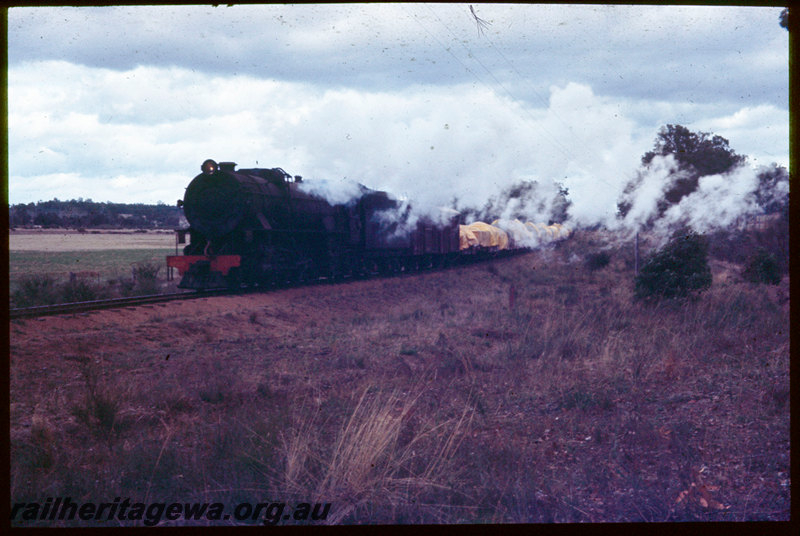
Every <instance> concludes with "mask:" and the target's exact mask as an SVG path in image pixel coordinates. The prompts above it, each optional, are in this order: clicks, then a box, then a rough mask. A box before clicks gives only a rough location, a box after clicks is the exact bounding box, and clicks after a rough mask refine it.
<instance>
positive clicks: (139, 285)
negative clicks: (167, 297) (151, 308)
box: [133, 262, 161, 294]
mask: <svg viewBox="0 0 800 536" xmlns="http://www.w3.org/2000/svg"><path fill="white" fill-rule="evenodd" d="M159 270H161V266H159V265H158V264H153V263H147V262H141V263H137V264H135V265H134V267H133V280H134V281H135V290H134V293H135V294H156V293H158V292H159V290H160V285H159V283H158V272H159Z"/></svg>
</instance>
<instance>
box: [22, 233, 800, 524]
mask: <svg viewBox="0 0 800 536" xmlns="http://www.w3.org/2000/svg"><path fill="white" fill-rule="evenodd" d="M582 240H583V242H582ZM586 246H587V241H586V240H584V239H582V238H581V237H577V238H576V239H575V240H573V241H570V242H568V243H565V244H562V245H561V246H559V247H558V248H557V249H556V250H554V251H538V252H533V253H530V254H526V255H522V256H518V257H514V258H511V259H507V260H504V261H496V262H492V263H488V264H484V265H476V266H470V267H462V268H457V269H451V270H447V271H442V272H436V273H425V274H419V275H414V276H407V277H401V278H392V279H380V280H367V281H356V282H352V283H348V284H342V285H336V286H313V287H304V288H295V289H286V290H280V291H276V292H271V293H267V294H253V295H247V296H238V297H219V298H204V299H200V300H195V301H191V302H177V303H171V304H162V305H156V306H150V307H139V308H131V309H123V310H117V311H105V312H96V313H90V314H84V315H75V316H64V317H51V318H44V319H40V320H15V321H13V322H12V324H11V326H10V331H11V347H10V348H11V364H10V391H11V392H10V398H11V414H10V433H11V479H10V489H11V500H12V503H16V502H32V501H39V502H43V501H44V500H45V498H46V497H57V496H69V497H71V498H72V500H73V501H76V502H78V501H80V502H87V501H95V502H108V501H112V500H113V499H114V498H115V497H130V498H131V500H132V501H143V502H154V501H162V502H166V503H170V502H176V501H177V502H194V501H201V502H214V501H219V502H221V503H223V504H225V505H226V508H228V509H232V508H233V507H234V505H236V504H238V503H240V502H245V501H248V502H251V503H257V502H263V501H284V502H287V503H289V504H295V503H298V502H311V503H314V502H330V503H332V507H331V511H330V515H329V516H328V518H327V520H326V522H328V523H442V522H446V523H465V522H474V523H484V522H496V523H497V522H499V523H507V522H545V523H548V522H582V521H594V522H605V521H719V520H730V521H745V520H788V519H789V508H790V497H791V480H790V475H789V468H790V463H789V457H790V443H789V300H788V289H789V281H788V277H784V278H783V281H781V283H780V285H777V286H770V285H754V284H751V283H747V282H744V281H743V280H742V279H741V277H740V276H739V271H740V267H739V266H737V265H734V264H732V263H727V262H721V261H713V262H712V263H711V266H712V272H713V277H714V284H713V286H712V287H711V289H710V290H708V291H707V292H705V293H704V294H702V295H701V296H700V297H699V299H697V300H694V301H691V300H690V301H687V302H685V303H665V304H661V305H656V306H647V305H643V304H640V303H637V302H634V301H633V300H632V293H633V278H632V272H631V269H630V267H629V264H630V263H629V262H628V261H629V259H627V258H626V257H625V255H626V253H623V252H620V251H612V257H611V258H612V262H611V264H610V265H609V266H608V267H606V268H604V269H602V270H596V271H589V270H588V269H587V268H586V267H585V265H584V264H583V262H582V259H583V254H584V253H583V252H584V251H586V250H585V247H586ZM78 523H79V522H77V521H76V522H72V523H69V522H67V521H57V520H56V521H47V522H43V521H37V522H34V521H21V520H17V521H16V522H15V524H17V525H25V526H31V525H45V524H49V525H70V524H78ZM80 523H83V524H99V525H105V526H113V525H116V524H120V523H121V524H138V525H141V524H143V523H142V521H117V520H115V521H112V522H109V521H95V522H85V521H84V522H80ZM183 523H184V522H183V521H181V520H177V521H168V522H167V521H163V520H162V522H161V524H183ZM191 523H192V524H220V523H227V524H233V523H242V524H255V523H257V521H237V522H234V520H233V519H230V520H228V521H208V520H199V521H192V522H191ZM287 523H288V521H287Z"/></svg>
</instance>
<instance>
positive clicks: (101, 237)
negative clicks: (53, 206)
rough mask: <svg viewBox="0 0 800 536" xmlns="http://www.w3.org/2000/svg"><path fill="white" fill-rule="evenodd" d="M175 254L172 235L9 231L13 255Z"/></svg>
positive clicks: (130, 232) (92, 231)
mask: <svg viewBox="0 0 800 536" xmlns="http://www.w3.org/2000/svg"><path fill="white" fill-rule="evenodd" d="M170 248H171V251H173V252H174V251H175V233H173V232H171V231H148V232H144V233H142V232H136V231H128V230H116V231H96V230H92V229H89V230H87V231H86V232H85V233H81V232H78V231H74V230H71V229H26V230H15V231H9V233H8V249H9V251H13V252H17V251H46V252H63V251H101V250H109V249H149V250H152V249H170Z"/></svg>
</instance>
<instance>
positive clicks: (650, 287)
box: [634, 229, 711, 301]
mask: <svg viewBox="0 0 800 536" xmlns="http://www.w3.org/2000/svg"><path fill="white" fill-rule="evenodd" d="M710 286H711V268H709V266H708V244H707V242H706V240H705V238H704V237H703V236H701V235H698V234H697V233H695V232H694V231H693V230H691V229H680V230H678V231H676V232H675V233H674V234H673V235H672V238H671V239H670V241H669V242H668V243H667V245H666V246H664V248H663V249H661V250H660V251H658V252H657V253H656V254H655V255H653V256H652V257H651V258H650V259H649V260H648V261H647V262H646V263H645V264H644V266H642V269H641V270H640V271H639V275H638V276H636V281H635V289H634V295H635V297H636V299H640V300H645V301H657V300H660V299H664V298H685V297H687V296H690V295H693V294H696V293H700V292H702V291H704V290H706V289H707V288H709V287H710Z"/></svg>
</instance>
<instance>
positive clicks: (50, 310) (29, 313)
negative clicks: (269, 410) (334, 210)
mask: <svg viewBox="0 0 800 536" xmlns="http://www.w3.org/2000/svg"><path fill="white" fill-rule="evenodd" d="M527 252H528V250H522V249H521V250H515V251H513V252H504V253H505V254H504V255H499V256H496V257H492V258H491V259H487V258H480V257H476V258H475V259H468V258H461V259H459V262H458V263H457V264H454V265H451V266H449V267H448V268H455V267H457V266H466V265H470V264H474V263H476V262H477V263H480V262H485V261H487V260H502V259H504V258H508V257H511V256H514V255H518V254H521V253H527ZM442 269H446V268H438V269H436V268H433V269H432V270H433V271H437V270H442ZM428 270H429V269H423V270H415V271H411V272H398V273H393V274H383V276H384V277H408V276H414V275H417V274H422V273H425V272H427V271H428ZM375 276H378V277H380V276H381V274H378V273H372V274H368V275H366V276H362V277H353V278H346V279H344V280H337V281H332V280H330V279H326V278H319V279H309V280H304V281H301V282H294V283H289V282H286V283H284V284H276V285H271V286H263V287H244V288H241V289H236V290H231V289H217V290H205V291H194V290H187V291H183V292H173V293H169V294H152V295H147V296H132V297H128V298H109V299H106V300H91V301H83V302H69V303H57V304H53V305H37V306H35V307H18V308H12V309H9V318H10V319H17V318H36V317H42V316H52V315H64V314H75V313H86V312H89V311H99V310H102V309H119V308H123V307H135V306H139V305H147V304H152V303H161V302H168V301H174V300H191V299H195V298H207V297H213V296H223V295H232V294H247V293H252V292H265V291H269V290H278V289H281V288H289V287H299V286H309V285H318V284H331V283H339V284H341V283H348V282H353V281H358V280H360V279H368V278H371V277H375Z"/></svg>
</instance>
